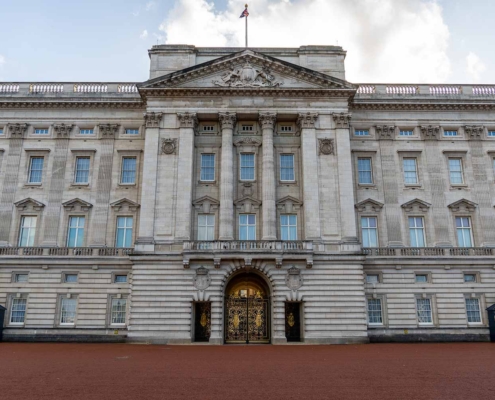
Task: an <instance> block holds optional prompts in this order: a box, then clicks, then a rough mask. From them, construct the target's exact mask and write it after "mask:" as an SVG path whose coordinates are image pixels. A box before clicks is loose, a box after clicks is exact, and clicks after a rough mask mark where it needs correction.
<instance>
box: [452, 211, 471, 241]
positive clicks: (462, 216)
mask: <svg viewBox="0 0 495 400" xmlns="http://www.w3.org/2000/svg"><path fill="white" fill-rule="evenodd" d="M458 218H459V219H461V221H462V219H464V218H467V220H468V221H469V234H470V240H471V245H470V246H461V244H460V243H459V234H458V229H463V230H465V229H466V227H457V219H458ZM454 235H455V240H456V243H457V247H459V248H466V249H467V248H470V247H475V243H474V229H473V218H471V215H465V214H459V215H454ZM463 236H464V235H463Z"/></svg>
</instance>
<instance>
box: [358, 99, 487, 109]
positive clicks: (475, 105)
mask: <svg viewBox="0 0 495 400" xmlns="http://www.w3.org/2000/svg"><path fill="white" fill-rule="evenodd" d="M349 108H350V110H351V111H355V110H373V111H495V101H494V102H493V103H486V102H485V103H480V102H471V101H469V100H466V101H464V102H456V103H451V102H433V100H429V101H425V102H414V103H406V102H403V101H402V100H400V99H399V100H396V101H394V102H369V101H367V102H361V101H359V102H354V101H351V102H350V103H349Z"/></svg>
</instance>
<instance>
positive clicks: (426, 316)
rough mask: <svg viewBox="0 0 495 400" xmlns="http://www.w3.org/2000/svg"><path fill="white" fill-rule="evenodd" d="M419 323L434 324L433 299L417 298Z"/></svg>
mask: <svg viewBox="0 0 495 400" xmlns="http://www.w3.org/2000/svg"><path fill="white" fill-rule="evenodd" d="M416 307H417V310H418V323H419V324H427V325H428V324H432V323H433V318H432V312H431V299H416Z"/></svg>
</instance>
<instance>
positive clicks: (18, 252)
mask: <svg viewBox="0 0 495 400" xmlns="http://www.w3.org/2000/svg"><path fill="white" fill-rule="evenodd" d="M133 251H134V248H117V247H0V257H1V256H22V257H26V256H33V257H40V256H47V257H127V256H128V255H129V254H130V253H132V252H133Z"/></svg>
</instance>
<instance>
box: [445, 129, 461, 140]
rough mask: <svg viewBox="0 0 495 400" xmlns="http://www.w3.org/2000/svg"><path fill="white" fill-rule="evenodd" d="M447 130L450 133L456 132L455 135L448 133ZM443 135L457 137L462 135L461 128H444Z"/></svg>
mask: <svg viewBox="0 0 495 400" xmlns="http://www.w3.org/2000/svg"><path fill="white" fill-rule="evenodd" d="M447 132H449V133H453V132H455V135H447ZM442 136H443V137H446V138H457V137H460V136H461V135H460V132H459V129H457V128H447V129H445V128H444V129H443V134H442Z"/></svg>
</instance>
